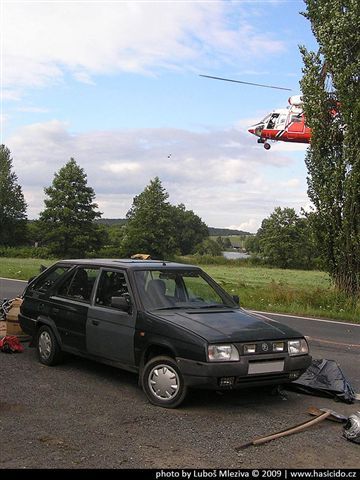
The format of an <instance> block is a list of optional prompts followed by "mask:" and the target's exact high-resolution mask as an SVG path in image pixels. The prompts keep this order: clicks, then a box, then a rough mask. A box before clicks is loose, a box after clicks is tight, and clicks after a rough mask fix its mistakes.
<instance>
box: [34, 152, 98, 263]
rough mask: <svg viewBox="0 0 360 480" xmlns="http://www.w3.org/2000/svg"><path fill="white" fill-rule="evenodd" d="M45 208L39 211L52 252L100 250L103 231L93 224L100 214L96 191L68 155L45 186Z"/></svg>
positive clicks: (68, 254) (80, 253)
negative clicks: (49, 182)
mask: <svg viewBox="0 0 360 480" xmlns="http://www.w3.org/2000/svg"><path fill="white" fill-rule="evenodd" d="M45 194H46V195H47V198H46V199H45V209H44V210H43V211H42V212H41V214H40V221H41V225H42V227H43V234H44V242H45V243H46V244H47V245H48V246H49V248H50V250H51V252H52V253H54V254H55V255H59V256H65V257H76V256H80V257H83V256H85V255H88V254H90V253H91V252H93V251H96V250H97V249H99V248H100V247H101V245H102V243H103V242H104V240H105V239H104V235H103V230H102V229H100V228H99V226H98V225H96V224H95V223H94V220H95V219H96V218H99V217H100V216H101V213H100V212H98V211H97V208H98V206H97V204H96V203H94V199H95V192H94V190H93V189H92V188H91V187H89V186H88V185H87V175H86V173H85V172H84V170H83V169H82V168H81V167H80V166H79V165H78V164H77V163H76V162H75V160H74V159H73V158H71V159H70V160H69V161H68V162H67V163H66V165H65V166H64V167H62V168H61V169H60V170H59V172H58V173H55V176H54V180H53V182H52V185H51V186H50V187H48V188H45Z"/></svg>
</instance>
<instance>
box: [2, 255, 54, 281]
mask: <svg viewBox="0 0 360 480" xmlns="http://www.w3.org/2000/svg"><path fill="white" fill-rule="evenodd" d="M53 263H55V260H49V259H42V258H7V257H0V277H4V278H14V279H17V280H29V278H31V277H33V276H34V275H37V274H38V273H39V272H40V266H41V265H45V266H47V267H49V266H50V265H52V264H53Z"/></svg>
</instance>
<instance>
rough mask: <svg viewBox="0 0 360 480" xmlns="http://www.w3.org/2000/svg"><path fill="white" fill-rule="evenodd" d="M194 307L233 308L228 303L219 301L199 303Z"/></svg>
mask: <svg viewBox="0 0 360 480" xmlns="http://www.w3.org/2000/svg"><path fill="white" fill-rule="evenodd" d="M196 308H233V307H230V305H224V304H220V303H213V304H211V305H199V306H197V307H196Z"/></svg>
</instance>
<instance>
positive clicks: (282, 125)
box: [200, 75, 311, 150]
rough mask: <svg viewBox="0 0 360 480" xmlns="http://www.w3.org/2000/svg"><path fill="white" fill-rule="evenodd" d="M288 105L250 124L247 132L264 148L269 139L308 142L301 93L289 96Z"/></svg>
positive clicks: (266, 147) (308, 137)
mask: <svg viewBox="0 0 360 480" xmlns="http://www.w3.org/2000/svg"><path fill="white" fill-rule="evenodd" d="M200 77H206V78H213V79H215V80H224V81H226V82H235V83H244V84H246V85H255V86H257V87H265V88H276V89H278V90H291V89H290V88H283V87H275V86H272V85H262V84H259V83H250V82H242V81H240V80H232V79H229V78H222V77H213V76H210V75H200ZM288 102H289V107H287V108H278V109H276V110H273V111H272V112H271V113H269V114H268V115H266V117H265V118H263V119H262V120H261V121H260V122H258V123H256V124H255V125H251V127H250V128H249V129H248V132H249V133H252V134H253V135H256V136H257V137H259V138H258V143H263V144H264V148H265V149H266V150H269V149H270V148H271V145H270V143H269V140H270V141H280V142H295V143H309V142H310V137H311V130H310V128H309V127H308V126H306V123H305V118H304V111H303V108H302V105H303V101H302V97H301V95H293V96H291V97H290V98H289V100H288Z"/></svg>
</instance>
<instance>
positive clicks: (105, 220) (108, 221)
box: [95, 218, 251, 237]
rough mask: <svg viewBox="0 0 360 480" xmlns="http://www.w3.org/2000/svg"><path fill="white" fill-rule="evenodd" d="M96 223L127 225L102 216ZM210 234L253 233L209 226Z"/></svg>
mask: <svg viewBox="0 0 360 480" xmlns="http://www.w3.org/2000/svg"><path fill="white" fill-rule="evenodd" d="M95 222H96V223H99V224H100V225H107V226H109V227H110V226H112V225H125V223H126V222H127V220H126V218H100V219H98V220H95ZM208 229H209V235H210V236H214V237H215V236H216V237H228V236H230V235H251V233H249V232H243V231H242V230H231V229H230V228H217V227H208Z"/></svg>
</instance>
